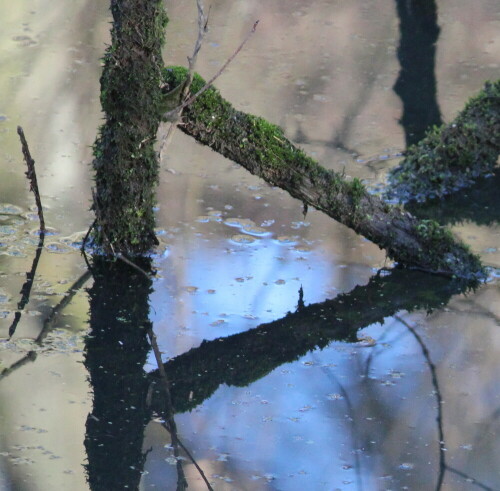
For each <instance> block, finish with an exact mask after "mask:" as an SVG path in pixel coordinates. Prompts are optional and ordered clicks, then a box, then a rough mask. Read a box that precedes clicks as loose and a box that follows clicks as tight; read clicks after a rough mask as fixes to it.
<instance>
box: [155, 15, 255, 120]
mask: <svg viewBox="0 0 500 491" xmlns="http://www.w3.org/2000/svg"><path fill="white" fill-rule="evenodd" d="M258 23H259V21H258V20H257V21H256V22H255V24H254V25H253V27H252V29H251V30H250V32H249V33H248V34H247V36H246V37H245V39H244V40H243V42H242V43H241V44H240V45H239V46H238V48H237V49H236V51H235V52H234V53H233V54H232V55H231V56H230V57H229V58H228V59H227V61H226V63H224V65H222V67H221V68H220V70H219V71H218V72H217V73H216V74H215V75H214V76H213V77H212V78H211V79H210V80H209V81H208V82H207V83H206V84H205V85H204V86H203V87H202V88H201V89H200V90H199V91H198V92H196V94H193V95H192V96H191V97H190V98H189V99H187V100H186V101H184V102H183V103H182V104H181V105H180V106H179V107H176V108H175V109H172V111H169V112H168V113H166V114H165V115H164V116H163V117H164V118H166V119H168V118H170V117H172V116H173V115H174V114H175V113H177V112H179V111H182V110H183V109H184V108H185V107H187V106H189V105H190V104H192V103H193V102H194V101H195V100H196V99H197V98H198V97H199V96H200V95H201V94H203V92H205V91H206V90H207V89H209V88H210V86H211V85H212V84H213V83H214V81H215V80H217V79H218V78H219V77H220V76H221V75H222V73H223V72H224V70H225V69H226V67H227V66H228V65H229V63H231V62H232V61H233V60H234V58H235V57H236V55H237V54H238V53H239V52H240V51H241V50H242V48H243V46H245V44H246V43H247V41H248V40H249V39H250V36H251V35H252V34H253V33H254V32H255V30H256V29H257V24H258Z"/></svg>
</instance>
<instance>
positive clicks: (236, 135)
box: [164, 67, 484, 278]
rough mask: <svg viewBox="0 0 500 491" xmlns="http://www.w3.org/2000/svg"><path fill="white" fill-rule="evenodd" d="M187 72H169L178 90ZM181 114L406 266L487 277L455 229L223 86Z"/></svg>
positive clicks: (203, 139) (196, 133)
mask: <svg viewBox="0 0 500 491" xmlns="http://www.w3.org/2000/svg"><path fill="white" fill-rule="evenodd" d="M185 76H186V70H185V69H183V68H180V67H171V68H167V69H165V70H164V78H165V82H166V83H167V84H168V85H169V89H171V90H172V89H174V88H175V87H177V86H178V85H179V84H180V83H182V81H183V80H184V78H185ZM204 83H205V82H204V80H203V79H202V78H201V77H199V76H198V75H196V76H195V77H194V80H193V83H192V85H191V92H192V93H193V94H194V93H196V92H197V91H198V90H199V89H200V88H201V87H203V85H204ZM181 119H182V121H181V124H180V125H179V128H180V129H181V130H182V131H183V132H185V133H186V134H188V135H191V136H193V137H194V138H195V139H196V140H197V141H199V142H200V143H203V144H205V145H208V146H210V147H211V148H212V149H213V150H215V151H216V152H218V153H220V154H222V155H224V156H225V157H227V158H229V159H231V160H233V161H234V162H237V163H238V164H240V165H242V166H243V167H245V168H246V169H247V170H248V171H250V172H251V173H252V174H255V175H257V176H259V177H261V178H262V179H264V180H265V181H266V182H268V183H269V184H271V185H273V186H278V187H280V188H282V189H284V190H286V191H287V192H288V193H289V194H290V195H291V196H293V197H294V198H297V199H299V200H301V201H302V202H303V203H304V204H305V205H310V206H313V207H314V208H316V209H318V210H320V211H323V212H324V213H326V214H327V215H329V216H330V217H332V218H334V219H335V220H337V221H339V222H341V223H343V224H344V225H346V226H348V227H350V228H351V229H353V230H354V231H355V232H357V233H359V234H361V235H363V236H364V237H366V238H367V239H369V240H371V241H372V242H374V243H375V244H377V245H378V246H379V247H380V248H382V249H385V250H386V252H387V254H388V256H389V257H390V258H391V259H394V260H395V261H396V262H398V263H400V264H401V265H404V266H407V267H411V268H416V269H420V270H423V271H428V272H433V273H439V274H444V275H447V276H457V277H462V278H470V277H482V276H483V275H484V270H483V267H482V265H481V263H480V261H479V259H478V257H476V256H475V255H473V254H472V253H471V252H470V251H469V249H468V248H467V247H466V246H465V245H464V244H462V243H460V242H459V241H458V240H456V239H455V238H453V236H452V235H451V233H450V232H449V231H448V230H447V229H444V228H443V227H441V226H439V224H437V223H436V222H434V221H431V220H418V219H417V218H415V217H413V216H412V215H410V214H409V213H408V212H406V211H404V210H403V209H402V208H401V207H399V206H391V205H389V204H387V203H385V202H383V201H382V200H381V199H380V198H378V197H376V196H373V195H370V194H369V193H368V192H367V190H366V188H365V187H364V185H363V184H362V183H361V181H360V180H359V179H353V180H351V181H348V180H346V179H345V178H344V176H342V175H340V174H339V173H336V172H334V171H332V170H327V169H325V168H323V167H321V166H320V165H319V164H318V163H317V162H315V161H314V160H313V159H311V158H310V157H308V156H306V155H305V153H304V152H303V151H302V150H300V149H298V148H297V147H295V146H294V145H293V144H292V143H291V142H290V141H289V140H288V139H287V138H286V137H285V136H284V135H283V131H282V130H281V129H280V128H278V127H277V126H275V125H273V124H270V123H268V122H267V121H265V120H264V119H262V118H259V117H256V116H252V115H249V114H246V113H243V112H241V111H237V110H236V109H234V108H233V107H232V106H231V105H230V104H229V103H228V102H227V101H225V100H224V99H223V98H222V97H221V95H220V94H219V92H218V91H217V90H216V89H215V88H213V87H211V88H209V89H208V90H207V91H205V92H204V93H203V94H202V95H200V96H199V97H198V98H197V99H196V100H195V101H194V102H193V104H191V105H190V106H188V107H187V108H186V109H185V110H184V112H183V114H182V118H181Z"/></svg>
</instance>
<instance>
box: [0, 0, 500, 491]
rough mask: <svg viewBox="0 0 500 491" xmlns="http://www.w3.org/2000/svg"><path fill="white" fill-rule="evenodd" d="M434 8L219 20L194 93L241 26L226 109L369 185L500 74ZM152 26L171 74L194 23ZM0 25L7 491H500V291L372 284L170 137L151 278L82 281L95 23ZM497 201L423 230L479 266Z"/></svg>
mask: <svg viewBox="0 0 500 491" xmlns="http://www.w3.org/2000/svg"><path fill="white" fill-rule="evenodd" d="M437 3H438V7H436V5H435V4H434V2H432V1H430V0H429V1H427V2H414V1H411V0H410V1H403V0H401V1H396V0H395V1H386V2H381V1H378V2H368V1H365V0H356V1H351V2H339V1H332V0H318V1H315V2H301V1H298V0H294V1H289V2H282V1H278V0H271V1H270V0H267V1H264V0H257V1H254V2H248V1H244V0H236V1H234V0H233V1H229V0H217V1H215V2H212V6H211V10H210V32H209V34H208V35H207V39H206V43H205V45H204V46H203V49H202V52H201V54H200V59H199V62H198V71H199V72H200V73H201V74H202V75H203V76H204V77H205V78H209V77H210V76H211V75H212V74H214V73H215V72H216V71H217V70H218V69H219V68H220V66H221V65H222V64H223V63H224V61H225V60H226V59H227V58H228V57H229V56H230V55H231V54H232V52H233V51H234V49H235V48H236V47H237V45H238V44H239V43H240V41H241V40H242V39H243V38H244V37H245V35H246V33H247V32H248V30H249V29H250V28H251V27H252V25H253V23H254V22H255V20H257V19H259V20H260V23H259V27H258V30H257V32H256V33H255V34H254V36H253V37H252V39H251V40H250V42H249V43H248V44H247V46H246V47H245V48H244V50H243V52H242V53H241V54H240V55H239V56H238V58H237V59H236V60H235V61H234V62H233V64H232V65H231V66H230V68H229V69H228V70H227V71H226V72H225V73H224V74H223V76H222V77H221V78H220V79H219V80H218V82H217V86H218V87H219V88H220V89H221V92H222V94H223V95H224V97H226V98H227V99H228V100H230V101H231V102H232V103H233V104H234V105H235V106H236V107H237V108H238V109H241V110H244V111H247V112H251V113H253V114H257V115H260V116H263V117H265V118H267V119H269V120H270V121H272V122H274V123H277V124H279V125H281V126H282V127H283V128H284V129H285V131H286V134H287V136H288V137H289V138H291V139H292V140H293V141H295V142H297V143H298V144H300V145H301V146H302V147H303V148H304V149H305V150H306V151H307V152H308V153H309V154H310V155H312V156H313V157H314V158H316V159H317V160H318V161H319V162H320V163H321V164H322V165H324V166H326V167H329V168H333V169H336V170H342V169H345V172H346V174H347V175H349V176H357V177H360V178H362V179H364V180H365V182H366V183H367V184H369V185H372V186H374V187H376V186H377V185H380V184H381V183H383V179H384V175H385V173H386V171H387V169H388V168H390V167H391V166H393V165H396V164H397V161H398V160H397V157H396V156H397V155H398V153H399V152H401V151H402V150H404V148H405V147H406V145H407V143H411V142H412V141H415V140H418V138H419V137H420V136H421V133H422V131H423V129H424V128H425V127H426V126H427V125H429V124H437V123H439V122H440V121H449V120H450V119H452V118H453V117H454V115H455V114H456V113H457V111H458V110H460V108H461V107H462V106H463V104H464V102H465V101H466V100H467V98H468V97H470V96H471V95H473V94H474V93H475V92H476V91H478V90H479V89H480V88H481V86H482V85H483V83H484V81H485V80H488V79H497V78H498V75H499V73H500V71H499V67H500V34H499V33H500V29H499V28H500V5H499V3H498V2H497V1H496V0H476V1H475V2H469V1H466V0H458V1H457V0H454V1H452V0H443V1H440V2H437ZM167 5H168V8H169V16H170V19H171V20H170V24H169V26H168V29H167V45H166V48H165V60H166V63H167V64H184V63H185V60H186V56H188V55H190V53H191V50H192V45H193V43H194V40H195V38H196V17H195V15H196V7H195V4H194V1H188V0H183V1H180V2H175V3H174V2H168V3H167ZM0 18H1V19H2V27H3V29H2V31H1V32H0V64H1V66H2V71H1V76H0V88H1V91H0V162H1V167H0V169H1V180H0V190H1V198H0V202H1V203H0V220H1V222H0V263H1V272H0V351H1V353H0V360H1V369H2V372H1V375H0V377H1V378H0V423H1V431H0V488H1V489H5V490H47V489H61V490H62V489H73V490H75V491H76V490H87V489H93V490H111V489H177V488H178V483H182V482H183V480H186V481H187V483H188V485H189V489H195V490H198V489H200V490H202V489H207V488H208V487H207V484H206V481H207V482H209V483H210V486H211V487H212V488H213V489H216V490H283V491H285V490H286V491H288V490H304V489H307V490H329V491H331V490H337V489H341V490H351V489H352V490H379V489H380V490H399V489H411V490H435V489H442V490H453V491H455V490H474V489H497V490H498V489H500V478H499V475H500V473H499V471H498V468H499V461H498V455H499V454H500V448H499V447H500V444H499V442H500V439H499V435H500V427H499V421H500V418H499V416H500V409H499V408H500V385H499V383H498V376H497V374H498V373H499V371H500V366H499V356H498V351H499V349H500V335H499V318H500V310H499V305H500V301H499V300H500V298H499V297H500V292H499V284H498V274H497V273H495V271H498V269H496V270H495V269H492V274H491V277H490V280H489V282H488V283H486V284H484V285H482V286H481V287H480V288H478V289H476V290H475V291H469V292H462V291H461V290H460V285H456V284H453V283H450V282H447V281H444V280H442V279H440V278H436V277H428V276H426V275H421V274H417V273H410V272H397V271H391V269H390V268H391V267H392V264H391V263H390V262H389V261H387V260H386V258H385V255H384V253H383V251H380V250H379V249H378V248H377V247H376V246H374V245H373V244H371V243H369V242H367V241H366V240H364V239H363V238H362V237H359V236H356V235H355V234H354V233H353V232H351V231H350V230H349V229H347V228H345V227H343V226H341V225H339V224H337V223H335V222H333V221H332V220H331V219H329V218H327V217H325V216H323V215H321V214H320V213H319V212H316V211H314V210H310V211H309V212H308V214H307V215H306V216H305V217H304V216H303V214H302V205H301V203H299V202H297V201H295V200H293V199H292V198H290V197H289V196H288V195H287V194H286V193H285V192H283V191H281V190H279V189H275V188H271V187H269V186H268V185H266V184H265V183H263V182H262V181H260V180H258V179H256V178H255V177H253V176H251V175H249V174H248V173H246V171H244V170H242V169H240V168H239V167H238V166H236V165H234V164H232V163H231V162H229V161H227V160H225V159H223V158H222V157H220V156H218V155H217V154H215V153H213V152H212V151H210V150H208V149H206V148H203V147H201V146H200V145H198V144H196V143H195V142H194V141H192V140H191V139H189V138H188V137H186V136H184V135H182V134H181V133H180V132H176V134H175V137H174V140H173V142H172V144H171V146H170V147H169V151H168V154H167V155H166V157H165V158H164V160H163V161H162V163H161V183H160V187H159V203H158V212H157V218H158V220H157V222H158V236H159V239H160V241H161V245H160V248H159V250H158V253H157V254H156V255H155V257H154V259H153V266H154V267H155V268H156V269H157V271H158V274H157V277H156V278H155V279H154V280H153V281H152V283H150V282H148V281H147V280H146V279H145V278H144V277H142V276H141V275H140V274H136V273H135V272H133V271H130V270H127V269H126V268H124V267H122V266H123V265H117V266H116V268H115V269H114V270H113V271H111V272H108V273H107V274H106V275H105V276H102V275H99V265H98V264H96V265H94V266H95V270H94V277H91V276H90V275H88V274H86V271H87V267H86V265H85V262H84V260H83V258H82V257H81V255H80V254H79V252H78V250H77V249H78V241H79V240H81V237H82V235H83V234H84V233H85V231H86V229H87V227H88V226H89V224H90V223H91V221H92V215H91V213H90V211H89V204H90V196H91V194H90V188H91V185H92V180H91V172H90V166H89V164H90V162H91V148H90V147H91V145H92V143H93V141H94V138H95V135H96V131H97V127H98V125H99V122H100V118H101V114H100V106H99V73H100V61H99V58H100V57H101V56H102V53H103V50H104V46H105V43H106V42H108V39H109V32H108V31H109V21H110V17H109V13H108V11H107V5H106V2H100V5H97V3H96V2H90V1H88V0H74V1H72V2H63V1H61V0H18V1H16V2H2V3H1V4H0ZM415 46H417V47H418V49H415ZM17 125H21V126H23V128H24V131H25V133H26V136H27V138H28V142H29V144H30V147H31V152H32V154H33V157H34V158H35V160H36V163H37V170H38V174H39V185H40V188H41V193H42V200H43V203H44V206H45V209H46V222H47V223H48V225H49V226H50V227H51V233H50V234H49V235H48V236H47V237H46V238H45V242H44V247H43V250H42V251H41V254H40V256H39V257H38V267H37V270H36V275H35V277H34V282H33V284H32V285H31V291H30V296H29V301H28V302H26V301H25V302H23V295H22V293H20V291H21V289H22V288H23V285H27V284H29V281H27V280H29V279H30V274H31V273H30V271H31V269H32V267H33V262H34V259H35V258H36V250H37V244H38V242H39V238H38V236H37V234H36V229H37V219H36V213H35V212H34V210H35V208H34V206H33V204H34V200H33V198H32V196H31V195H30V193H29V190H28V185H27V183H26V181H25V176H24V171H25V168H24V163H23V161H22V156H21V151H20V145H19V140H18V137H17V134H16V126H17ZM497 189H498V176H495V177H494V178H492V179H490V180H489V181H487V182H485V183H483V184H482V187H478V188H476V189H475V190H472V191H470V192H467V193H462V195H461V196H460V197H459V199H456V198H455V201H453V198H452V199H450V200H449V202H448V203H447V204H443V205H439V207H437V208H436V207H434V208H431V209H426V210H425V213H426V214H433V215H435V216H437V217H438V218H440V219H442V220H443V221H445V222H446V223H449V224H451V225H452V226H453V228H454V231H455V233H456V234H457V235H459V236H460V237H462V238H463V239H464V240H465V241H466V242H467V243H469V244H470V245H471V247H472V248H473V250H474V251H475V252H477V253H479V254H480V255H481V256H482V258H483V260H484V262H485V264H487V265H488V266H491V267H492V268H500V252H499V243H500V241H499V235H500V228H499V226H498V209H499V206H498V192H497ZM465 194H467V196H465ZM465 198H467V200H466V201H465V203H466V205H467V206H464V200H465ZM495 200H497V201H495ZM422 213H423V212H422ZM382 268H386V269H382ZM23 292H24V293H25V292H26V286H25V287H24V290H23ZM15 322H16V323H15ZM14 323H15V324H14ZM13 326H14V328H13ZM150 327H152V328H153V330H154V332H155V334H156V336H157V342H158V345H159V350H160V351H161V356H162V360H163V362H164V367H165V370H166V375H167V377H168V379H169V382H170V384H169V385H170V391H169V396H170V400H171V406H170V407H173V408H174V412H175V416H174V417H173V418H172V417H169V411H168V408H167V413H164V412H162V411H163V410H164V405H165V400H164V398H162V397H161V394H162V392H161V390H160V389H158V387H160V386H161V385H162V381H163V379H162V378H161V377H159V375H158V365H157V363H156V360H155V356H154V354H153V353H152V351H151V350H150V344H149V339H148V337H147V336H146V333H147V332H148V331H149V328H150ZM9 331H10V332H11V334H12V336H10V335H9ZM167 406H168V404H167ZM165 414H166V416H165ZM170 416H171V414H170ZM173 419H174V420H175V431H173V429H174V422H173ZM167 428H168V429H169V430H170V431H167ZM172 435H174V436H172ZM193 462H196V465H195V464H194V463H193ZM205 479H206V481H205Z"/></svg>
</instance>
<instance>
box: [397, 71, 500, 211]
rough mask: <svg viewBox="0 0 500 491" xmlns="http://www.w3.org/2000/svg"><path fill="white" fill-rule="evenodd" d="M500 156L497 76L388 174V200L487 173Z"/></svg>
mask: <svg viewBox="0 0 500 491" xmlns="http://www.w3.org/2000/svg"><path fill="white" fill-rule="evenodd" d="M499 154H500V80H497V81H496V82H494V83H487V84H486V85H485V87H484V89H483V90H482V91H481V92H480V93H479V94H478V95H477V96H475V97H474V98H472V99H471V100H470V101H469V102H468V103H467V105H466V107H465V108H464V110H463V111H461V112H460V114H459V115H458V116H457V117H456V118H455V120H454V121H452V122H451V123H450V124H448V125H442V126H439V127H434V128H433V129H431V130H430V131H429V132H428V133H427V135H426V137H425V138H424V139H423V140H421V141H420V142H419V143H418V144H417V145H413V146H411V147H410V148H409V149H408V150H407V151H406V156H405V158H404V160H403V161H402V162H401V164H400V165H399V166H398V167H396V168H395V169H393V171H392V172H391V173H390V174H389V183H390V189H389V191H388V193H387V195H388V197H389V198H397V199H398V200H400V201H410V200H416V201H425V200H426V199H428V198H435V197H442V196H444V195H446V194H449V193H452V192H454V191H456V190H458V189H460V188H463V187H466V186H470V185H471V184H472V183H473V182H474V181H475V180H476V178H477V177H479V176H484V175H485V174H487V173H491V172H492V171H493V169H494V168H495V166H496V165H497V161H498V156H499Z"/></svg>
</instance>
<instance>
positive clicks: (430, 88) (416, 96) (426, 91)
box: [394, 0, 442, 147]
mask: <svg viewBox="0 0 500 491" xmlns="http://www.w3.org/2000/svg"><path fill="white" fill-rule="evenodd" d="M396 7H397V12H398V16H399V21H400V24H399V30H400V41H399V47H398V52H397V54H398V59H399V63H400V66H401V68H400V71H399V76H398V79H397V80H396V83H395V85H394V91H395V92H396V94H398V96H399V97H400V98H401V101H402V103H403V115H402V117H401V120H400V123H401V125H402V126H403V129H404V132H405V139H406V146H407V147H409V146H410V145H412V144H415V143H417V142H418V141H420V140H421V139H422V138H423V137H424V135H425V132H426V130H427V129H428V128H430V127H432V126H434V125H440V124H442V120H441V112H440V109H439V105H438V103H437V100H436V76H435V73H434V64H435V58H436V42H437V40H438V37H439V30H440V29H439V26H438V24H437V7H436V2H435V1H434V0H396Z"/></svg>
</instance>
